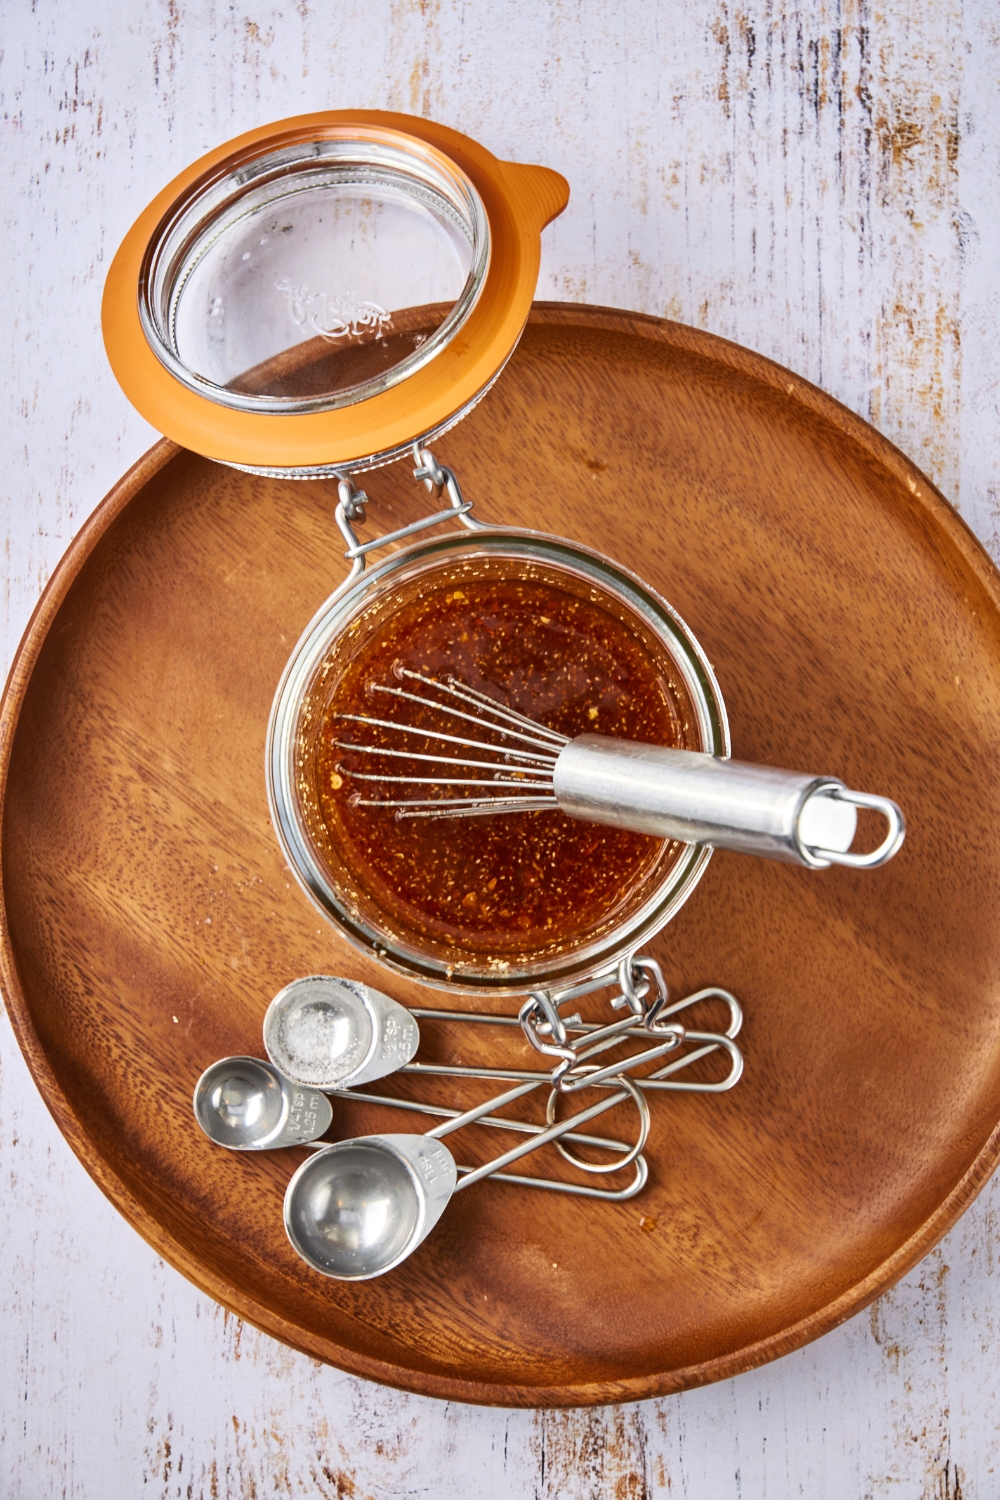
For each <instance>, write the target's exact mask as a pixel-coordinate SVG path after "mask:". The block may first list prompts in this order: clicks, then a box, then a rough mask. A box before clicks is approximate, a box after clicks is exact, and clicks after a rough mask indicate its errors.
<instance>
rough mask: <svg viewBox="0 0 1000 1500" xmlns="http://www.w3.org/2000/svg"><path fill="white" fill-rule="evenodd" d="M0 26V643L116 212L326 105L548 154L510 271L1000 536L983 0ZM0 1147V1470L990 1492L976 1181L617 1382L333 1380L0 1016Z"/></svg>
mask: <svg viewBox="0 0 1000 1500" xmlns="http://www.w3.org/2000/svg"><path fill="white" fill-rule="evenodd" d="M0 32H2V42H3V45H2V52H0V172H2V174H3V181H4V194H3V205H2V210H0V212H2V216H3V224H4V236H5V245H6V246H7V247H8V255H7V258H6V260H5V267H4V276H5V295H4V297H3V298H2V299H0V326H2V328H3V331H4V347H5V348H6V349H7V350H8V351H9V357H8V360H7V362H6V364H5V367H4V371H3V374H2V376H0V385H2V400H0V424H2V428H3V433H4V449H3V451H4V473H3V482H2V484H0V526H2V531H3V548H4V562H5V567H4V591H3V596H2V617H0V629H2V632H3V639H4V646H5V662H7V663H9V661H10V660H11V659H12V657H13V654H14V651H15V648H16V646H17V642H18V640H19V638H20V636H21V633H22V631H23V629H24V626H25V624H26V623H27V621H28V618H29V616H30V614H31V611H32V608H33V607H34V604H35V602H36V600H37V597H38V594H39V592H40V590H41V589H42V587H43V585H44V584H45V582H46V580H47V578H48V577H49V576H50V574H51V572H52V570H53V569H54V568H55V566H56V564H57V563H58V561H59V559H60V557H61V556H62V554H63V553H64V551H65V549H66V548H67V546H68V545H69V543H70V541H71V540H72V538H73V536H74V535H75V534H76V533H77V532H78V530H79V529H80V527H81V526H82V525H83V523H84V522H85V520H86V518H87V516H88V515H89V514H90V512H91V511H92V510H93V508H94V506H95V505H96V504H97V503H98V501H99V500H100V497H101V496H102V495H103V494H105V493H106V492H107V490H108V489H109V488H110V487H111V486H112V485H113V484H114V483H115V482H116V480H117V479H118V477H119V476H120V475H121V474H122V473H124V472H125V471H126V470H127V469H128V467H129V465H130V464H131V463H133V462H134V461H135V460H136V459H137V458H138V457H139V456H140V455H141V454H142V453H143V452H144V451H145V450H146V449H148V448H149V446H150V444H151V443H152V442H153V441H154V440H155V437H156V434H155V433H153V432H151V431H150V429H149V428H148V427H146V426H145V424H143V423H142V422H141V420H140V419H139V418H138V417H137V416H136V415H135V414H134V412H132V411H131V410H130V408H129V407H128V405H127V403H126V401H125V399H124V398H123V397H122V395H121V393H120V392H119V391H118V389H117V387H116V386H115V384H114V381H113V379H112V377H111V374H110V371H109V370H108V368H107V365H106V361H105V358H104V353H103V349H102V346H101V340H100V329H99V311H100V294H101V286H102V282H103V277H104V274H105V271H106V267H107V264H108V261H109V258H110V256H111V254H112V253H113V251H114V248H115V247H116V246H117V244H118V243H119V241H120V239H121V237H122V235H123V234H124V232H125V230H126V229H127V227H128V225H129V224H130V223H131V222H132V220H133V218H134V217H135V214H136V213H137V211H138V210H139V208H140V207H141V206H142V204H144V203H145V202H146V201H147V200H148V198H149V196H150V195H151V194H152V193H153V192H155V191H156V190H157V189H158V188H159V187H160V186H162V185H163V184H164V183H165V182H167V181H168V180H169V179H170V178H171V176H173V175H174V174H175V173H176V172H177V171H178V170H180V169H181V168H182V167H183V166H184V165H185V164H186V163H187V162H189V161H191V160H193V159H194V158H195V157H196V156H198V155H199V154H201V153H202V152H204V151H206V150H208V149H210V148H211V147H212V146H213V145H215V144H216V143H218V142H219V141H221V140H225V139H227V138H229V137H231V136H233V135H235V134H237V133H238V132H239V131H241V130H245V129H249V128H252V127H253V126H255V125H258V124H260V123H261V122H262V121H266V120H273V119H278V118H281V117H283V116H286V115H288V114H290V113H293V112H296V111H300V110H304V109H322V108H330V107H338V106H341V105H345V104H350V103H357V104H359V105H361V106H363V107H374V108H388V109H392V108H395V109H407V110H410V109H412V110H415V111H416V112H418V113H425V114H427V115H430V116H432V117H434V118H436V119H440V120H443V121H444V122H445V123H447V124H449V125H452V126H454V127H455V128H457V129H459V130H464V131H467V132H468V133H470V134H472V135H474V136H476V137H477V138H478V139H480V140H482V141H483V142H484V143H485V144H486V145H487V146H488V147H489V148H490V149H491V150H492V151H494V152H495V153H496V154H497V155H499V156H509V157H510V158H512V159H514V160H521V161H530V160H536V161H543V162H546V163H548V164H550V165H552V166H554V167H556V168H558V169H559V170H561V171H562V172H564V173H565V174H566V175H567V177H568V178H569V179H570V181H571V183H572V189H573V197H572V199H571V202H570V206H569V209H568V210H567V213H566V214H565V215H564V216H563V218H562V219H560V220H559V221H558V222H557V223H556V224H554V225H553V226H551V228H550V229H548V230H547V231H546V233H545V237H544V253H543V267H542V276H541V280H540V283H539V294H540V295H541V296H546V297H556V298H564V299H567V300H570V301H573V300H587V301H590V302H593V303H601V304H612V305H615V306H618V307H633V308H639V309H642V310H643V311H645V312H648V313H654V314H658V315H665V316H670V317H674V318H678V319H679V320H681V321H682V322H684V323H688V324H691V325H695V326H698V327H702V328H706V329H709V330H711V331H713V332H715V333H720V334H722V335H724V336H727V337H729V338H734V339H736V340H738V341H739V342H740V343H742V344H744V345H748V346H750V347H752V348H755V349H758V350H760V351H762V352H763V353H765V354H768V355H770V356H772V357H773V358H776V359H777V360H779V362H780V363H781V364H783V365H786V366H788V367H790V368H792V369H793V370H795V371H796V372H798V373H799V374H801V375H803V376H805V377H806V378H807V379H810V380H812V381H814V382H816V383H817V384H821V385H822V386H823V387H824V388H825V389H827V390H828V391H830V392H831V393H832V394H834V395H835V396H837V397H839V399H840V400H842V401H843V402H845V403H846V404H847V405H848V406H849V407H850V408H851V409H852V410H854V411H856V412H858V413H859V414H860V415H862V416H864V417H866V418H867V419H868V420H870V421H872V422H873V423H874V424H875V425H876V426H877V427H878V428H879V429H880V430H882V431H883V432H884V433H886V435H887V436H889V437H890V438H891V439H892V440H893V441H894V442H895V443H897V444H898V445H899V446H900V447H901V448H902V450H903V451H904V452H905V453H907V454H908V455H909V456H910V457H911V458H913V459H914V460H916V462H917V463H918V464H919V466H920V467H921V468H922V469H923V470H924V471H925V472H927V473H928V474H929V475H930V476H931V478H933V479H934V480H935V481H936V482H937V484H938V485H939V486H940V487H941V489H942V490H943V491H944V492H945V494H946V495H947V496H948V498H949V499H950V500H951V501H952V502H953V503H954V504H955V505H956V506H957V507H958V509H959V510H960V512H961V514H962V515H963V516H965V518H966V519H967V520H968V521H969V522H970V524H971V525H973V526H974V528H975V530H976V532H977V534H978V535H979V536H980V537H981V539H982V540H983V541H984V543H985V544H986V545H987V546H988V547H989V548H990V549H991V550H992V551H993V552H994V555H995V556H996V555H1000V554H998V551H997V549H998V546H1000V542H998V538H1000V528H998V524H997V516H998V514H1000V512H998V496H1000V409H998V402H997V378H996V328H997V326H998V318H1000V282H998V280H997V278H996V274H995V268H996V265H997V263H998V258H1000V171H998V161H1000V33H998V30H997V25H996V8H995V6H994V5H993V4H992V3H986V0H965V3H964V4H962V5H959V4H958V0H913V3H910V4H908V5H907V6H906V7H904V8H900V7H889V8H885V7H883V8H882V9H879V8H877V7H874V6H872V5H871V4H870V3H868V0H851V3H846V4H840V5H837V6H833V5H831V4H829V3H828V0H778V3H771V0H768V3H767V4H764V3H756V0H750V3H748V4H745V5H743V6H741V7H733V6H731V5H728V4H726V3H723V0H683V3H682V4H677V5H670V6H652V5H650V4H649V3H647V0H615V3H614V4H612V3H608V0H581V3H579V4H576V5H567V4H558V5H538V4H536V3H526V0H510V3H508V4H505V5H502V6H501V5H496V4H491V3H483V4H479V5H476V6H470V5H468V4H465V3H463V0H429V3H428V0H421V3H417V0H412V3H411V0H364V3H361V0H338V3H337V4H336V5H331V6H316V5H313V4H309V3H308V0H303V3H297V4H296V5H294V6H288V5H282V4H279V3H277V0H260V3H255V4H253V5H234V6H230V7H221V8H220V7H219V6H217V5H214V4H211V3H203V0H177V3H174V0H171V3H169V4H168V3H166V0H135V3H133V4H132V5H130V6H129V7H128V9H127V13H126V12H124V11H123V10H122V8H121V6H117V5H112V4H110V3H109V0H93V3H91V4H89V5H87V6H79V7H70V6H68V5H67V4H65V3H62V0H36V3H33V4H32V5H31V6H17V5H8V6H7V7H6V8H5V11H4V14H3V16H2V18H0ZM627 498H628V499H629V503H631V504H634V505H641V503H642V501H641V497H639V498H638V499H636V498H635V497H627ZM0 1171H2V1181H3V1203H4V1212H3V1214H2V1215H0V1281H2V1287H3V1291H2V1304H3V1308H4V1313H3V1325H2V1327H3V1343H4V1350H5V1358H4V1360H3V1361H2V1362H0V1452H2V1469H3V1485H2V1488H3V1490H4V1494H5V1497H6V1496H7V1495H9V1496H10V1497H11V1500H41V1497H44V1500H48V1497H49V1496H52V1497H64V1496H71V1497H74V1500H79V1497H85V1500H89V1497H91V1496H95V1495H96V1496H100V1497H101V1500H104V1497H115V1500H117V1497H118V1496H121V1497H125V1500H131V1497H132V1496H134V1495H135V1494H137V1493H139V1492H140V1491H141V1492H142V1493H143V1494H148V1495H155V1496H157V1497H164V1500H166V1497H169V1500H175V1497H176V1500H180V1497H187V1496H189V1495H193V1496H195V1497H198V1500H201V1497H205V1500H207V1497H209V1496H224V1497H226V1500H229V1497H240V1500H242V1497H244V1496H246V1495H248V1494H255V1493H256V1494H268V1495H270V1494H275V1495H286V1494H287V1495H292V1496H296V1497H298V1496H309V1497H310V1500H311V1497H313V1496H317V1495H321V1496H325V1497H326V1496H329V1497H332V1496H338V1497H340V1496H347V1495H352V1496H356V1497H372V1500H384V1497H386V1496H402V1495H423V1494H427V1493H433V1494H434V1495H435V1497H436V1500H467V1496H468V1495H469V1494H470V1493H475V1494H482V1495H484V1496H486V1495H488V1496H497V1497H501V1496H502V1497H503V1500H508V1497H517V1500H521V1497H524V1500H528V1497H536V1496H539V1497H546V1500H551V1497H555V1496H558V1497H559V1500H564V1497H567V1496H569V1497H573V1500H576V1497H581V1500H583V1497H586V1500H590V1497H597V1496H600V1497H601V1500H603V1497H604V1496H606V1495H609V1494H615V1495H622V1496H629V1497H633V1496H639V1495H643V1496H645V1495H653V1494H656V1495H658V1496H659V1495H666V1494H683V1495H685V1496H695V1497H701V1496H708V1495H710V1496H712V1497H713V1500H717V1497H718V1500H736V1497H738V1496H740V1495H743V1496H746V1495H754V1496H763V1497H768V1500H786V1497H791V1496H798V1495H801V1494H808V1495H809V1496H810V1497H811V1500H842V1497H844V1496H847V1497H851V1500H853V1497H855V1496H869V1495H870V1496H873V1497H875V1496H877V1497H882V1496H888V1495H891V1496H892V1497H893V1500H942V1497H944V1496H947V1497H948V1500H954V1497H955V1496H957V1495H958V1494H962V1495H965V1496H967V1497H968V1496H980V1497H982V1496H990V1495H992V1494H993V1493H994V1492H995V1490H996V1488H997V1473H998V1472H1000V1433H998V1430H997V1427H996V1420H995V1412H996V1405H997V1400H998V1397H1000V1377H998V1373H997V1371H998V1366H997V1361H996V1358H995V1349H996V1344H997V1339H998V1337H1000V1298H998V1293H997V1288H998V1277H1000V1265H998V1260H997V1253H996V1245H997V1234H998V1224H1000V1217H998V1215H1000V1179H997V1178H994V1180H993V1182H992V1183H991V1184H990V1185H989V1186H988V1188H987V1189H986V1191H985V1192H984V1193H983V1194H982V1195H981V1196H980V1198H979V1199H978V1200H977V1201H976V1202H975V1203H974V1204H973V1205H972V1207H971V1209H970V1210H969V1211H968V1212H967V1213H966V1214H965V1215H964V1217H963V1218H962V1219H961V1220H960V1221H959V1223H958V1225H957V1226H956V1227H955V1228H954V1229H953V1230H952V1231H951V1232H950V1233H949V1235H948V1236H947V1237H946V1239H945V1240H944V1241H943V1242H942V1244H941V1246H940V1247H939V1248H938V1249H936V1250H934V1251H932V1252H931V1254H930V1255H929V1256H928V1257H927V1258H926V1259H925V1260H924V1261H923V1262H922V1263H921V1264H920V1265H918V1266H917V1267H916V1268H915V1269H914V1270H913V1271H912V1272H910V1273H909V1274H908V1275H907V1276H906V1277H905V1278H904V1280H903V1281H902V1282H901V1283H899V1284H898V1285H897V1286H896V1287H895V1288H894V1289H893V1290H892V1291H891V1292H889V1293H887V1294H886V1295H884V1296H883V1297H882V1298H880V1299H879V1301H878V1302H877V1303H876V1304H874V1305H873V1306H872V1307H871V1308H870V1309H869V1310H868V1311H867V1312H866V1313H864V1314H862V1315H860V1316H858V1317H855V1318H853V1319H851V1320H849V1321H848V1322H847V1323H846V1324H844V1325H843V1327H841V1328H840V1329H839V1330H837V1331H835V1332H834V1333H832V1334H829V1335H827V1336H826V1337H825V1338H824V1339H822V1340H820V1341H818V1342H816V1343H813V1344H810V1345H808V1346H806V1347H805V1348H803V1349H801V1350H799V1351H798V1352H797V1353H795V1354H792V1355H789V1356H787V1357H786V1358H784V1359H782V1360H780V1361H777V1362H776V1363H773V1364H769V1365H766V1366H764V1367H763V1368H761V1369H759V1370H757V1371H754V1372H750V1373H748V1374H745V1375H742V1376H740V1377H738V1378H737V1379H735V1380H733V1381H724V1382H721V1383H717V1384H714V1385H711V1386H707V1387H702V1388H700V1389H696V1390H692V1391H688V1392H686V1393H684V1394H682V1395H678V1396H672V1397H668V1398H663V1399H656V1400H651V1401H647V1402H641V1403H637V1404H632V1405H629V1406H626V1407H609V1408H603V1409H602V1408H591V1409H588V1410H586V1411H576V1412H574V1411H547V1412H546V1411H540V1412H531V1411H521V1412H513V1411H503V1410H496V1409H489V1408H479V1409H476V1408H473V1407H468V1406H462V1407H460V1408H458V1407H454V1406H451V1405H449V1404H447V1403H440V1402H437V1401H434V1400H427V1399H424V1398H421V1397H417V1396H406V1395H403V1394H400V1393H393V1392H391V1391H388V1390H386V1389H385V1388H383V1387H379V1386H373V1385H370V1384H368V1383H366V1382H364V1381H361V1380H357V1379H355V1378H354V1377H351V1376H346V1375H341V1374H340V1373H339V1372H337V1371H336V1370H334V1369H332V1368H330V1367H328V1366H322V1365H320V1364H318V1363H316V1362H315V1361H313V1360H311V1359H309V1358H305V1357H303V1356H299V1355H295V1354H293V1353H292V1352H291V1351H290V1350H288V1349H287V1348H285V1347H284V1346H283V1345H281V1344H279V1343H277V1342H275V1341H274V1340H271V1339H269V1338H268V1337H266V1336H264V1335H260V1334H258V1333H257V1332H256V1331H255V1330H254V1329H253V1328H252V1327H250V1326H248V1325H246V1324H244V1323H242V1322H241V1321H240V1320H239V1319H237V1318H234V1317H232V1316H231V1315H230V1314H228V1313H227V1312H225V1311H224V1310H223V1309H222V1308H221V1307H219V1306H218V1305H217V1304H215V1303H214V1302H213V1301H211V1300H210V1299H209V1298H207V1297H205V1296H203V1295H202V1294H200V1293H199V1292H197V1291H196V1290H195V1289H194V1288H193V1287H192V1286H191V1285H190V1284H189V1283H188V1282H186V1281H185V1280H183V1279H182V1278H181V1277H180V1276H178V1275H177V1274H176V1273H175V1272H174V1271H173V1270H172V1269H171V1268H170V1267H169V1266H167V1265H165V1264H164V1262H163V1261H162V1260H161V1259H159V1258H158V1257H157V1256H156V1254H155V1253H154V1252H153V1251H151V1250H150V1249H149V1247H148V1246H147V1245H146V1244H145V1243H144V1242H143V1241H142V1240H141V1239H140V1237H139V1236H138V1235H136V1234H135V1233H134V1232H133V1231H132V1230H131V1229H130V1228H129V1226H128V1225H127V1224H126V1223H125V1222H124V1220H123V1219H122V1218H121V1217H120V1216H119V1215H118V1214H117V1213H116V1212H115V1210H114V1209H113V1208H112V1207H111V1205H110V1204H109V1203H108V1202H107V1201H106V1199H105V1198H104V1197H103V1196H102V1195H101V1193H100V1192H99V1191H98V1190H97V1189H96V1188H95V1186H94V1184H93V1183H92V1181H91V1180H90V1178H89V1177H88V1176H87V1175H86V1173H85V1172H84V1171H83V1170H82V1168H81V1167H80V1165H79V1163H78V1161H77V1159H76V1158H75V1157H74V1156H73V1154H72V1153H71V1151H70V1150H69V1148H68V1147H67V1145H66V1143H65V1141H64V1139H63V1137H62V1136H61V1135H60V1134H59V1132H58V1130H57V1129H56V1127H55V1125H54V1124H53V1122H52V1120H51V1118H50V1116H49V1114H48V1113H47V1111H46V1109H45V1107H44V1105H43V1104H42V1102H41V1099H40V1097H39V1095H38V1093H37V1091H36V1089H35V1087H34V1084H33V1082H32V1080H31V1078H30V1075H29V1074H28V1071H27V1069H26V1067H25V1065H24V1063H23V1060H22V1057H21V1054H20V1051H19V1049H18V1047H17V1045H16V1043H15V1041H14V1039H13V1036H12V1033H11V1029H10V1026H9V1023H8V1021H7V1019H6V1016H5V1014H2V1013H0Z"/></svg>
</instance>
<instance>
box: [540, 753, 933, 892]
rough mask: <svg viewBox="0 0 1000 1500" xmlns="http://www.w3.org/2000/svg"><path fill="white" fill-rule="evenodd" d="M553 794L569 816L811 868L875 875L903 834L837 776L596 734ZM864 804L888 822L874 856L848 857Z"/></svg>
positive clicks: (886, 811) (899, 820)
mask: <svg viewBox="0 0 1000 1500" xmlns="http://www.w3.org/2000/svg"><path fill="white" fill-rule="evenodd" d="M554 790H555V795H556V801H557V802H558V804H559V806H560V807H561V808H562V810H563V812H565V813H568V814H569V816H570V817H574V818H583V819H585V820H586V821H588V822H591V823H608V824H611V825H613V826H615V827H618V828H628V829H630V830H631V831H632V832H634V833H650V834H653V835H655V836H656V837H657V838H669V839H678V840H679V841H680V842H682V843H685V844H711V845H713V846H714V847H715V848H718V849H736V850H738V851H740V852H741V853H744V854H757V855H763V856H764V858H766V859H780V860H784V861H786V862H787V863H790V864H797V865H807V866H809V867H811V868H812V869H824V868H825V867H826V866H827V865H831V864H838V865H849V866H852V867H854V868H856V869H872V868H874V867H875V866H877V865H882V864H885V863H886V861H887V860H889V859H891V858H892V856H893V855H894V854H895V853H896V851H897V849H898V848H899V846H900V844H901V843H902V842H903V837H904V834H905V823H904V820H903V814H902V813H901V811H900V809H899V808H898V807H897V806H896V804H895V803H894V802H891V801H890V800H889V799H888V798H887V797H877V796H873V795H871V794H870V793H867V792H853V791H850V790H849V789H848V788H847V787H845V786H844V784H843V783H842V782H840V781H837V780H836V779H835V778H833V777H829V776H807V775H803V774H801V773H800V772H796V771H779V770H775V769H773V768H772V767H770V766H757V765H748V764H746V763H744V762H742V761H733V760H721V759H718V758H716V757H715V756H711V755H702V754H700V753H698V752H697V751H693V750H668V749H664V748H662V747H661V746H658V745H641V744H635V743H633V742H632V741H629V740H616V739H609V738H607V737H606V736H604V735H599V734H585V735H581V736H580V738H579V739H575V740H572V741H571V742H570V743H569V744H568V745H566V746H565V747H564V748H563V749H562V750H561V751H560V753H559V757H558V759H557V761H556V764H555V771H554ZM859 807H865V808H872V809H874V810H875V811H876V812H878V813H881V815H882V816H883V817H884V818H885V820H886V822H887V824H888V831H887V833H886V836H885V838H884V839H883V840H882V843H881V844H879V846H878V848H876V849H873V850H872V851H871V852H870V853H863V854H854V853H851V852H850V846H851V843H852V841H853V838H854V834H855V828H856V825H857V812H856V809H857V808H859Z"/></svg>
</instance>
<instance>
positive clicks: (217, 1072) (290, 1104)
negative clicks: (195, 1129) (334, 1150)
mask: <svg viewBox="0 0 1000 1500" xmlns="http://www.w3.org/2000/svg"><path fill="white" fill-rule="evenodd" d="M194 1113H195V1118H196V1119H197V1121H198V1124H199V1125H200V1126H201V1128H202V1130H203V1131H204V1132H205V1134H206V1135H207V1136H208V1138H209V1140H211V1141H214V1142H215V1144H216V1145H217V1146H225V1147H226V1148H227V1150H229V1151H276V1150H277V1149H278V1148H279V1147H280V1146H304V1145H307V1144H308V1143H309V1142H310V1141H315V1140H317V1139H318V1137H319V1136H321V1135H323V1134H324V1132H325V1131H327V1130H329V1128H330V1125H331V1123H332V1121H333V1106H332V1105H331V1103H330V1101H329V1099H328V1098H327V1097H326V1095H325V1094H321V1093H318V1092H317V1091H316V1090H315V1089H308V1088H301V1087H299V1085H298V1084H296V1083H293V1082H290V1081H289V1080H288V1079H287V1078H282V1076H281V1074H280V1073H279V1072H278V1070H277V1068H275V1067H272V1066H271V1064H270V1063H266V1062H262V1061H261V1060H260V1059H259V1058H256V1057H223V1058H221V1059H220V1061H219V1062H216V1063H213V1064H212V1066H211V1067H210V1068H206V1069H205V1071H204V1073H202V1075H201V1077H200V1078H199V1079H198V1082H197V1083H196V1084H195V1090H194Z"/></svg>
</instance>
